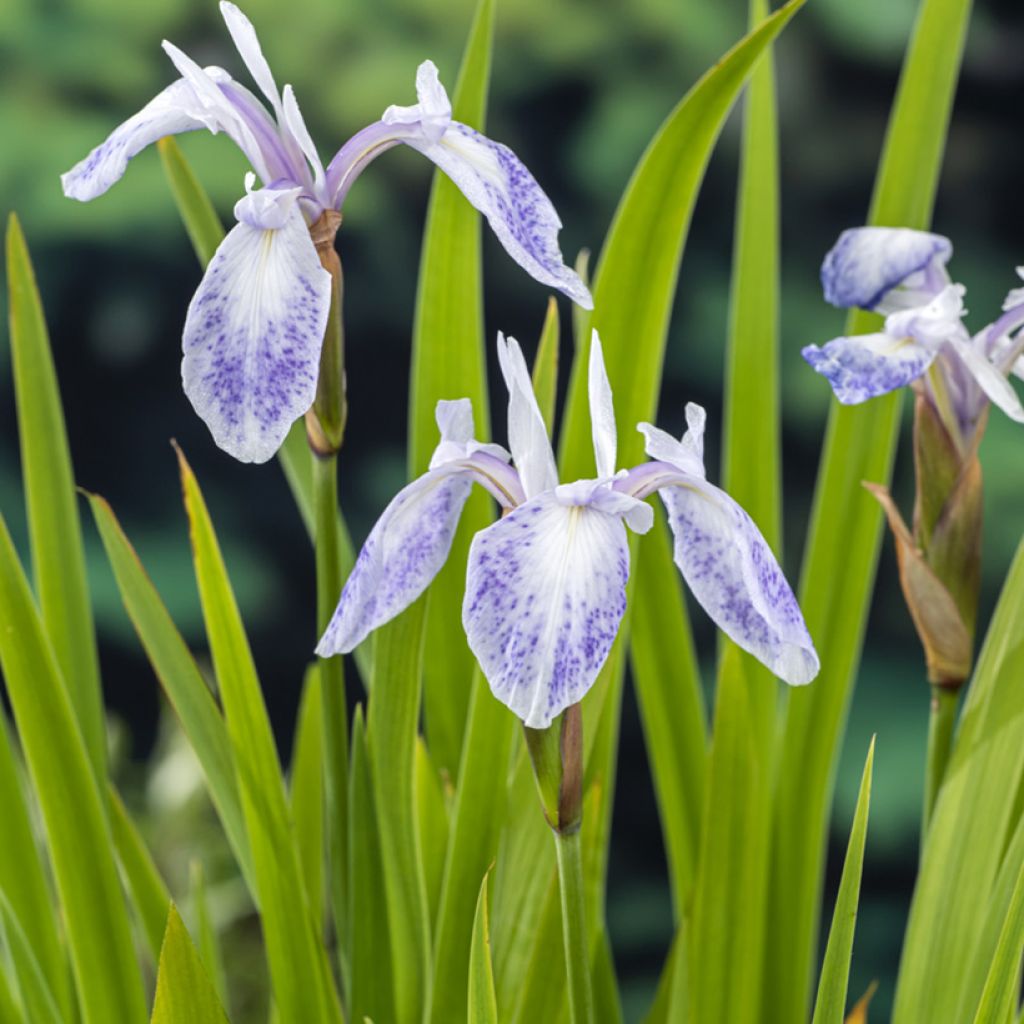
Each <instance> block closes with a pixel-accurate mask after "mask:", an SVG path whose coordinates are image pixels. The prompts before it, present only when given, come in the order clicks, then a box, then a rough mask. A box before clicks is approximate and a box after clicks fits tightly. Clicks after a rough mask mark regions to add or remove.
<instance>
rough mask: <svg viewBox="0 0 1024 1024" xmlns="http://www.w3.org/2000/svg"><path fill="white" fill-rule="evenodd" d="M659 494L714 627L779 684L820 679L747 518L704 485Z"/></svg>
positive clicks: (678, 554) (778, 577)
mask: <svg viewBox="0 0 1024 1024" xmlns="http://www.w3.org/2000/svg"><path fill="white" fill-rule="evenodd" d="M659 494H660V495H661V498H662V500H663V501H664V503H665V509H666V511H667V512H668V518H669V525H670V526H671V528H672V533H673V535H674V537H675V551H674V557H675V563H676V565H677V566H678V567H679V569H680V571H681V572H682V574H683V578H684V579H685V580H686V582H687V584H688V585H689V587H690V589H691V590H692V591H693V595H694V597H696V598H697V600H698V601H699V602H700V604H701V605H702V606H703V608H704V610H705V611H706V612H707V613H708V615H709V616H710V617H711V618H712V619H713V620H714V622H715V624H716V625H717V626H718V627H719V628H720V629H721V630H722V632H724V633H725V634H726V635H727V636H728V637H730V639H732V640H733V641H734V642H735V643H737V644H738V645H739V646H740V647H742V648H743V649H744V650H745V651H749V652H750V653H751V654H753V655H754V657H756V658H757V659H759V660H760V661H761V662H763V663H764V664H765V665H766V666H767V667H768V668H770V669H771V670H772V672H774V673H775V675H777V676H778V677H779V678H780V679H783V680H785V682H787V683H789V684H791V685H793V686H801V685H803V684H804V683H809V682H810V681H811V680H812V679H813V678H814V677H815V676H816V675H817V674H818V668H819V661H818V655H817V654H816V653H815V650H814V644H813V643H812V642H811V638H810V635H809V634H808V632H807V627H806V625H805V624H804V620H803V615H802V614H801V612H800V607H799V605H798V604H797V602H796V598H795V597H794V596H793V591H792V590H790V587H789V584H788V583H787V582H786V578H785V577H784V576H783V575H782V570H781V569H780V568H779V565H778V562H776V560H775V556H774V555H773V554H772V552H771V549H770V548H769V547H768V544H767V542H766V541H765V539H764V538H763V537H762V536H761V533H760V531H759V530H758V528H757V526H755V524H754V522H753V521H752V520H751V518H750V516H748V515H747V513H746V512H744V511H743V509H742V508H740V506H739V505H737V504H736V502H735V501H733V500H732V498H730V497H729V496H728V495H727V494H726V493H725V492H724V491H722V490H720V489H719V488H717V487H715V486H714V485H713V484H709V483H708V482H707V481H705V480H698V479H692V480H690V481H686V482H683V481H680V485H679V486H675V487H665V488H662V490H660V491H659Z"/></svg>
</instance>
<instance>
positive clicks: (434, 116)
mask: <svg viewBox="0 0 1024 1024" xmlns="http://www.w3.org/2000/svg"><path fill="white" fill-rule="evenodd" d="M416 98H417V100H418V101H419V102H418V103H416V104H415V105H414V106H411V107H399V106H390V107H388V109H387V110H385V111H384V115H383V116H382V117H381V121H383V122H384V124H403V125H404V124H409V125H417V126H419V128H420V129H421V131H422V133H423V138H424V140H425V141H427V142H430V143H434V142H438V141H440V139H441V136H442V135H444V133H445V131H446V129H447V128H448V126H449V125H450V124H451V121H452V105H451V102H450V101H449V99H448V93H447V92H445V88H444V86H443V85H442V84H441V80H440V78H439V77H438V74H437V67H436V66H435V64H434V62H433V61H432V60H425V61H424V62H423V63H422V64H421V65H420V66H419V67H418V68H417V69H416Z"/></svg>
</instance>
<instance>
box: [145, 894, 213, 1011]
mask: <svg viewBox="0 0 1024 1024" xmlns="http://www.w3.org/2000/svg"><path fill="white" fill-rule="evenodd" d="M227 1019H228V1018H227V1014H225V1013H224V1008H223V1007H222V1006H221V1005H220V1000H219V999H218V998H217V991H216V989H215V988H214V987H213V983H212V982H211V981H210V976H209V975H208V974H207V973H206V968H205V967H204V966H203V961H202V959H201V958H200V956H199V951H198V950H197V949H196V947H195V945H194V944H193V942H192V937H191V936H190V935H189V933H188V930H187V929H186V928H185V925H184V922H183V921H182V920H181V918H180V917H179V916H178V911H177V909H176V908H175V906H174V904H173V903H172V904H171V910H170V913H169V914H168V916H167V932H166V934H165V935H164V942H163V948H162V949H161V950H160V970H159V973H158V974H157V978H156V1000H155V1002H154V1004H153V1017H152V1024H227Z"/></svg>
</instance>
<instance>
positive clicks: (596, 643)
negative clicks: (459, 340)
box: [317, 331, 818, 729]
mask: <svg viewBox="0 0 1024 1024" xmlns="http://www.w3.org/2000/svg"><path fill="white" fill-rule="evenodd" d="M498 359H499V362H500V365H501V371H502V374H503V376H504V379H505V384H506V387H507V388H508V393H509V404H508V440H509V448H510V449H511V454H510V453H509V451H507V450H505V449H504V448H502V447H500V446H498V445H493V444H481V443H480V442H478V441H476V440H474V439H473V412H472V408H471V405H470V402H469V400H468V399H460V400H458V401H454V402H439V403H438V406H437V423H438V427H439V429H440V431H441V442H440V444H439V445H438V446H437V449H436V450H435V452H434V455H433V458H432V459H431V462H430V468H429V470H428V471H427V472H426V473H425V474H424V475H423V476H421V477H419V478H418V479H416V480H414V481H413V482H412V483H410V484H408V485H407V486H406V487H405V488H403V489H402V490H401V491H399V493H398V494H397V495H396V497H395V498H394V499H393V500H392V501H391V504H390V505H388V507H387V508H386V509H385V510H384V513H383V514H382V515H381V517H380V519H378V521H377V523H376V525H375V526H374V527H373V529H372V530H371V532H370V535H369V537H368V538H367V540H366V543H365V544H364V545H363V548H362V550H361V551H360V553H359V557H358V559H357V560H356V564H355V567H354V568H353V570H352V574H351V575H350V576H349V579H348V581H347V583H346V584H345V588H344V590H343V592H342V595H341V600H340V601H339V603H338V608H337V610H336V611H335V613H334V617H333V618H332V619H331V622H330V624H329V625H328V627H327V630H326V632H325V633H324V635H323V637H322V638H321V640H320V643H319V645H318V647H317V653H318V654H320V655H321V656H323V657H329V656H331V655H334V654H343V653H347V652H349V651H351V650H353V649H354V648H355V647H356V645H358V644H359V643H360V642H361V641H362V640H363V639H365V637H366V636H368V635H369V633H371V632H372V631H373V630H375V629H377V628H378V627H379V626H382V625H383V624H384V623H386V622H388V621H389V620H390V619H392V618H394V617H395V616H396V615H398V614H399V612H401V611H402V610H403V609H405V608H407V607H408V606H409V605H410V604H411V603H412V602H413V601H415V600H416V598H417V597H419V596H420V595H421V594H422V593H423V591H424V590H425V589H426V588H427V586H428V585H429V584H430V582H431V580H432V579H433V578H434V577H435V576H436V575H437V573H438V572H439V571H440V569H441V566H442V565H443V564H444V562H445V561H446V559H447V558H448V554H449V551H450V548H451V543H452V538H453V536H454V534H455V530H456V527H457V526H458V521H459V517H460V515H461V513H462V508H463V506H464V505H465V502H466V499H467V497H468V495H469V492H470V489H471V488H472V485H473V483H474V482H475V483H478V484H480V485H481V486H483V487H484V488H486V490H487V491H489V492H490V494H491V495H492V496H493V497H494V498H495V499H496V500H497V501H498V503H499V505H501V507H502V509H503V515H502V518H501V519H499V520H498V521H497V522H495V523H494V524H492V525H491V526H489V527H487V528H486V529H484V530H481V531H480V532H479V533H477V534H476V536H475V537H474V539H473V542H472V544H471V546H470V551H469V561H468V566H467V571H466V590H465V596H464V599H463V605H462V623H463V627H464V629H465V631H466V637H467V639H468V641H469V646H470V648H471V649H472V651H473V653H474V654H475V655H476V658H477V661H478V662H479V663H480V667H481V668H482V669H483V672H484V674H485V675H486V677H487V680H488V682H489V684H490V687H491V690H492V691H493V693H494V695H495V696H496V697H497V698H498V699H499V700H500V701H501V702H502V703H504V704H505V705H507V706H508V707H509V708H510V709H511V710H512V711H513V712H514V713H515V714H516V715H517V716H518V717H519V718H521V719H522V721H523V722H524V723H525V724H526V725H527V726H530V727H532V728H537V729H540V728H545V727H547V726H548V725H550V723H551V721H552V719H553V718H554V717H555V716H556V715H558V714H559V713H561V712H562V711H564V710H565V709H566V708H567V707H569V706H570V705H572V704H575V703H577V702H578V701H579V700H581V699H582V698H583V696H584V694H585V693H586V692H587V690H589V689H590V687H591V685H592V684H593V682H594V680H595V679H596V678H597V674H598V672H599V671H600V669H601V666H602V665H603V664H604V661H605V659H606V658H607V656H608V652H609V651H610V650H611V646H612V643H613V641H614V640H615V636H616V634H617V632H618V629H619V625H620V623H621V621H622V616H623V614H624V612H625V608H626V582H627V579H628V576H629V544H628V541H627V534H626V528H627V527H628V528H629V529H631V530H633V531H634V532H636V533H645V532H646V531H647V530H649V529H650V527H651V525H652V522H653V516H654V512H653V509H652V508H651V507H650V505H648V504H647V503H646V502H645V501H644V499H645V498H646V497H648V496H649V495H651V494H653V493H654V492H655V491H658V492H659V493H660V495H661V497H662V500H663V501H664V503H665V507H666V510H667V512H668V516H669V523H670V525H671V528H672V531H673V533H674V535H675V561H676V564H677V565H678V567H679V568H680V570H681V571H682V573H683V576H684V578H685V579H686V581H687V583H688V584H689V586H690V589H691V590H692V591H693V593H694V595H695V597H696V598H697V600H698V601H699V602H700V603H701V604H702V605H703V606H704V608H705V610H706V611H707V613H708V614H709V615H710V616H711V618H712V619H713V620H714V621H715V622H716V623H717V624H718V625H719V626H720V627H721V628H722V630H724V632H725V633H727V634H728V635H729V636H730V637H731V638H732V639H733V640H735V641H736V643H738V644H739V645H740V646H741V647H743V648H745V649H746V650H748V651H750V652H751V653H753V654H754V655H755V656H756V657H758V658H759V659H760V660H761V661H762V662H764V664H766V665H767V666H768V667H769V668H771V669H772V671H774V672H775V674H776V675H778V676H779V677H780V678H782V679H784V680H786V681H787V682H789V683H791V684H794V685H799V684H803V683H808V682H810V680H811V679H812V678H813V677H814V676H815V675H816V674H817V671H818V658H817V655H816V654H815V652H814V646H813V644H812V642H811V638H810V636H809V635H808V633H807V628H806V626H805V625H804V621H803V617H802V615H801V614H800V609H799V607H798V606H797V603H796V599H795V598H794V597H793V593H792V591H791V590H790V588H789V585H788V584H787V582H786V580H785V578H784V577H783V575H782V572H781V570H780V569H779V566H778V563H777V562H776V561H775V558H774V556H773V555H772V553H771V550H770V549H769V547H768V545H767V543H766V542H765V540H764V538H763V537H762V536H761V534H760V532H759V531H758V529H757V527H756V526H755V525H754V523H753V522H752V521H751V519H750V517H749V516H748V515H747V514H746V513H745V512H744V511H743V510H742V509H741V508H740V507H739V506H738V505H737V504H736V503H735V502H734V501H733V500H732V499H731V498H730V497H729V496H728V495H726V494H725V493H724V492H723V491H721V490H719V489H718V488H717V487H715V486H714V485H712V484H710V483H708V481H707V480H706V479H705V475H704V464H703V431H704V410H703V409H701V408H700V407H699V406H697V405H692V404H691V405H689V406H687V421H688V423H689V430H688V431H687V433H686V435H685V436H684V437H683V438H682V440H680V441H677V440H676V439H675V438H673V437H671V436H670V435H668V434H666V433H665V432H664V431H661V430H658V429H657V428H656V427H653V426H651V425H650V424H641V426H640V428H639V429H641V430H642V431H643V432H644V434H645V435H646V437H647V452H648V454H649V455H650V456H651V457H652V459H653V460H654V461H651V462H647V463H644V464H643V465H641V466H638V467H636V468H634V469H632V470H629V471H626V470H619V471H616V429H615V414H614V408H613V403H612V392H611V387H610V386H609V382H608V377H607V374H606V372H605V367H604V360H603V357H602V352H601V342H600V339H599V338H598V336H597V332H596V331H595V332H594V335H593V339H592V343H591V349H590V364H589V389H590V417H591V428H592V436H593V444H594V460H595V464H596V468H597V476H596V478H594V479H590V480H577V481H575V482H572V483H563V484H560V483H559V482H558V475H557V471H556V468H555V457H554V454H553V452H552V449H551V444H550V442H549V440H548V435H547V430H546V428H545V425H544V420H543V418H542V416H541V413H540V409H539V407H538V405H537V400H536V398H535V396H534V393H533V387H532V384H531V382H530V375H529V372H528V371H527V368H526V362H525V360H524V359H523V355H522V352H521V351H520V349H519V346H518V344H517V343H516V342H515V340H514V339H511V338H509V339H508V340H505V339H504V338H503V337H501V336H500V335H499V338H498Z"/></svg>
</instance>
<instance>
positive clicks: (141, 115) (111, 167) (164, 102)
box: [60, 79, 207, 202]
mask: <svg viewBox="0 0 1024 1024" xmlns="http://www.w3.org/2000/svg"><path fill="white" fill-rule="evenodd" d="M202 115H203V107H202V104H201V103H200V102H199V99H198V97H197V96H196V93H195V90H194V89H193V88H192V86H191V85H190V84H189V83H188V82H186V81H184V79H179V80H178V81H177V82H175V83H174V84H173V85H169V86H168V87H167V88H166V89H164V90H163V92H161V93H158V94H157V96H155V97H154V98H153V99H152V100H150V101H149V103H147V104H146V105H145V106H144V107H143V108H142V109H141V110H140V111H139V112H138V113H137V114H135V115H133V116H132V117H130V118H128V120H127V121H125V122H124V124H121V125H119V126H118V127H117V128H115V129H114V130H113V131H112V132H111V133H110V135H109V136H108V137H107V138H106V139H105V140H104V141H103V142H101V143H100V144H99V145H98V146H97V147H96V148H95V149H94V150H93V151H92V152H91V153H90V154H89V155H88V156H87V157H86V158H85V159H84V160H80V161H79V162H78V163H77V164H75V166H74V167H72V168H71V170H70V171H68V172H67V173H66V174H62V175H61V179H60V181H61V185H62V187H63V189H64V195H66V196H68V197H69V198H70V199H79V200H81V201H82V202H87V201H88V200H90V199H95V198H96V197H97V196H101V195H103V193H104V192H106V191H107V189H108V188H110V186H111V185H113V184H114V182H116V181H119V180H120V178H121V176H122V175H123V174H124V172H125V169H126V168H127V166H128V161H129V160H131V158H132V157H133V156H135V155H136V154H137V153H140V152H141V151H142V150H143V149H145V148H146V146H149V145H151V144H152V143H154V142H156V141H157V139H162V138H163V137H164V136H165V135H178V134H180V133H181V132H191V131H195V130H196V129H198V128H205V127H207V123H206V121H205V120H204V119H203V116H202Z"/></svg>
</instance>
